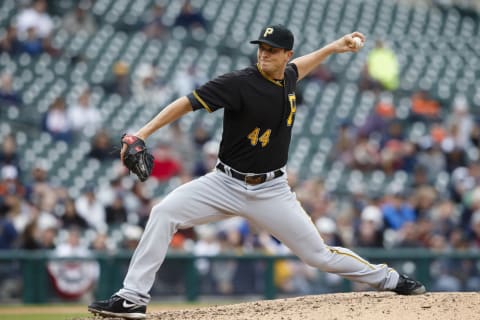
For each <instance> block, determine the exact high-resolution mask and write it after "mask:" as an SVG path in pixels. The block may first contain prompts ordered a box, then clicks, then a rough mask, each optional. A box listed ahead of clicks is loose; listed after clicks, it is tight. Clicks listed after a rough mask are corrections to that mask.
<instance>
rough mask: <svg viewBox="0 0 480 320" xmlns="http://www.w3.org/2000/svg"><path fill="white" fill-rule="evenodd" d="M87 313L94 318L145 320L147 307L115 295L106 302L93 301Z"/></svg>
mask: <svg viewBox="0 0 480 320" xmlns="http://www.w3.org/2000/svg"><path fill="white" fill-rule="evenodd" d="M88 311H90V312H91V313H93V314H94V315H95V316H97V315H98V316H101V317H104V318H106V317H112V318H123V319H145V318H146V316H145V313H146V312H147V306H142V305H139V304H136V303H133V302H130V301H128V300H125V299H123V298H122V297H119V296H117V295H114V296H112V297H111V298H110V299H108V300H103V301H95V302H92V303H91V304H90V305H89V306H88Z"/></svg>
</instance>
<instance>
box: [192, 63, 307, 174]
mask: <svg viewBox="0 0 480 320" xmlns="http://www.w3.org/2000/svg"><path fill="white" fill-rule="evenodd" d="M297 79H298V70H297V67H296V65H295V64H292V63H290V64H288V65H287V67H286V69H285V76H284V79H283V80H281V81H278V80H274V79H271V78H269V77H268V76H267V75H266V74H264V73H263V72H262V70H260V69H259V67H258V66H251V67H248V68H245V69H243V70H239V71H235V72H231V73H227V74H225V75H222V76H219V77H217V78H215V79H213V80H211V81H209V82H207V83H205V84H204V85H202V86H201V87H199V88H198V89H196V90H195V91H193V92H192V93H191V94H189V95H188V98H189V100H190V102H191V104H192V107H193V109H194V110H198V109H201V108H204V109H206V110H207V111H208V112H213V111H216V110H218V109H220V108H223V109H224V119H223V135H222V141H221V144H220V151H219V158H220V160H221V161H222V162H224V163H225V164H227V165H229V166H230V167H232V168H233V169H235V170H238V171H241V172H245V173H264V172H269V171H273V170H275V169H278V168H281V167H283V166H285V164H286V163H287V158H288V148H289V146H290V140H291V135H292V126H293V122H294V120H295V112H296V101H295V88H296V83H297Z"/></svg>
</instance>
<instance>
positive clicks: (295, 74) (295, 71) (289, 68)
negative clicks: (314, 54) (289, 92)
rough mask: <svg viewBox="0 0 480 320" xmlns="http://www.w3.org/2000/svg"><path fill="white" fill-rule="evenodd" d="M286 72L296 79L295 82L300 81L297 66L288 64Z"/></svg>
mask: <svg viewBox="0 0 480 320" xmlns="http://www.w3.org/2000/svg"><path fill="white" fill-rule="evenodd" d="M285 72H286V73H287V74H288V75H289V76H290V77H292V78H293V79H295V81H297V80H298V68H297V65H296V64H295V63H289V64H287V68H286V69H285Z"/></svg>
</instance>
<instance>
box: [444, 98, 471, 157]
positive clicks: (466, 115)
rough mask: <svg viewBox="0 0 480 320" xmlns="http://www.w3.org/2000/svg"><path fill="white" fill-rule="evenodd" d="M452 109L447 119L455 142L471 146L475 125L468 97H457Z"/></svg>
mask: <svg viewBox="0 0 480 320" xmlns="http://www.w3.org/2000/svg"><path fill="white" fill-rule="evenodd" d="M452 111H453V112H451V113H449V115H448V117H447V119H446V125H447V126H446V127H447V130H448V131H449V132H450V134H451V135H452V137H453V141H454V144H455V145H456V146H458V147H459V148H462V149H466V148H467V147H469V146H470V137H471V134H472V132H473V128H474V126H475V122H474V119H473V116H472V114H471V113H470V110H469V106H468V101H467V99H466V98H465V97H464V96H457V97H455V99H454V101H453V107H452Z"/></svg>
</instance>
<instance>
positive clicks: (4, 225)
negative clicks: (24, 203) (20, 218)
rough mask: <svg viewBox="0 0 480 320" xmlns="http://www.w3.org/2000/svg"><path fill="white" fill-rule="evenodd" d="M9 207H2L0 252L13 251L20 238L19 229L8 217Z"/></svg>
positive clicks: (0, 211)
mask: <svg viewBox="0 0 480 320" xmlns="http://www.w3.org/2000/svg"><path fill="white" fill-rule="evenodd" d="M8 209H9V208H8V207H7V206H5V205H4V206H0V250H8V249H13V248H14V245H15V241H16V240H17V237H18V232H17V229H16V228H15V225H14V224H13V222H12V221H11V220H10V217H9V216H8V212H9V210H8Z"/></svg>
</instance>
